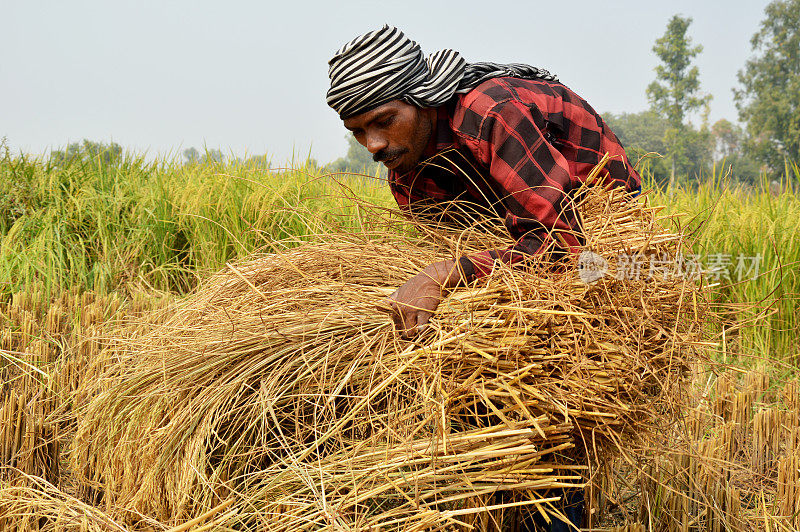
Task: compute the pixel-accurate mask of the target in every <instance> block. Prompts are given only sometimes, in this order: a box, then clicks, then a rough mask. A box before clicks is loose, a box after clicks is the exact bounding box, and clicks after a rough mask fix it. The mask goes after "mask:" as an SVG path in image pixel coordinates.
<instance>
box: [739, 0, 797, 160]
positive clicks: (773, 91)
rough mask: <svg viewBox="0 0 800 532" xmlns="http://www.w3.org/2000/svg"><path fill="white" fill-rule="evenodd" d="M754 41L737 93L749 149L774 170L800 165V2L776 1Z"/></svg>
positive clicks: (751, 43)
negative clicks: (751, 54) (799, 162)
mask: <svg viewBox="0 0 800 532" xmlns="http://www.w3.org/2000/svg"><path fill="white" fill-rule="evenodd" d="M764 14H765V18H764V20H763V21H762V22H761V27H760V28H759V30H758V31H757V32H756V33H755V35H753V37H752V38H751V39H750V45H751V47H752V51H753V52H754V53H755V55H754V56H753V57H751V58H750V59H748V60H747V62H746V63H745V67H744V69H742V70H740V71H739V74H738V78H739V83H740V84H741V88H740V89H734V91H733V93H734V99H735V101H736V107H737V109H738V111H739V118H740V119H741V120H742V122H744V123H745V124H747V132H748V133H749V137H750V138H749V142H748V147H749V148H750V149H751V151H752V153H753V155H754V156H755V157H756V158H757V159H758V160H759V161H762V162H764V163H766V164H767V165H768V166H769V167H770V168H771V169H772V170H773V171H778V170H782V169H783V168H784V164H785V163H786V159H790V160H793V161H795V162H796V161H800V0H776V1H774V2H772V3H770V4H769V5H768V6H767V7H766V9H765V10H764Z"/></svg>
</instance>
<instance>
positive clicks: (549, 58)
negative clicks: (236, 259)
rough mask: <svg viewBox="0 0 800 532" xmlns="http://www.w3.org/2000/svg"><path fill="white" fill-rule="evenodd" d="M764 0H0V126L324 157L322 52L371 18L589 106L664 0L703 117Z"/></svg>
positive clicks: (337, 138) (629, 98)
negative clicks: (693, 47) (684, 42)
mask: <svg viewBox="0 0 800 532" xmlns="http://www.w3.org/2000/svg"><path fill="white" fill-rule="evenodd" d="M768 3H769V2H768V0H727V1H725V0H715V1H710V0H707V1H703V0H676V1H664V0H659V1H650V0H624V1H618V2H598V1H596V0H594V1H591V0H577V1H572V2H568V1H555V2H553V1H550V2H542V1H539V0H534V1H529V2H522V1H514V0H506V1H503V2H498V1H495V0H485V1H476V0H462V1H459V2H452V3H444V2H442V3H434V2H426V1H417V0H405V1H401V2H381V1H360V0H359V1H357V0H353V1H343V2H334V1H325V2H303V1H283V2H269V1H261V2H257V1H244V0H238V1H237V0H231V1H227V2H222V1H214V2H212V1H205V0H202V1H201V0H197V1H189V0H173V1H167V0H164V1H147V0H138V1H119V0H103V1H97V0H94V1H90V0H81V1H77V0H76V1H73V0H60V1H47V2H44V1H37V0H24V1H23V0H0V17H1V18H2V30H1V31H0V51H2V56H3V57H2V60H0V137H7V143H8V145H9V146H10V147H11V149H12V150H13V151H15V152H18V151H25V152H28V153H42V152H44V151H46V150H48V149H50V148H58V147H62V146H64V145H65V144H67V143H68V142H70V141H76V140H81V139H83V138H89V139H92V140H100V141H106V142H107V141H110V140H113V141H115V142H117V143H119V144H121V145H122V146H124V147H125V148H127V149H129V150H133V151H136V152H145V151H146V152H147V153H148V154H149V155H150V156H155V155H157V154H169V153H173V154H174V153H179V152H180V151H182V150H183V149H185V148H187V147H190V146H195V147H197V148H202V147H203V146H204V145H206V146H208V147H209V148H221V149H222V150H223V151H224V152H225V153H233V154H235V155H243V154H245V153H247V154H250V155H254V154H262V153H265V152H267V153H269V154H270V155H271V157H272V161H273V164H277V165H283V164H286V163H287V162H288V161H289V159H290V158H291V157H292V153H293V152H294V153H296V154H297V158H299V159H305V157H306V155H307V154H308V153H309V150H311V153H312V156H313V157H315V158H316V159H318V160H319V161H322V162H327V161H330V160H332V159H335V158H336V157H339V156H341V155H343V154H344V152H345V151H346V141H345V139H344V135H345V133H346V131H345V130H344V128H343V127H342V125H341V122H340V120H339V119H338V117H337V115H336V113H334V112H333V111H332V110H331V109H330V108H329V107H327V105H326V104H325V92H326V91H327V89H328V76H327V61H328V59H329V58H330V56H331V55H332V54H333V52H335V51H336V49H338V48H339V47H340V46H341V45H342V44H344V43H345V42H347V41H348V40H350V39H352V38H353V37H355V36H356V35H359V34H361V33H364V32H367V31H370V30H372V29H375V28H377V27H380V26H381V25H383V24H384V23H389V24H392V25H395V26H398V27H399V28H400V29H402V30H403V31H404V32H405V33H406V35H408V36H409V37H410V38H412V39H414V40H416V41H417V42H419V43H420V45H421V46H422V48H423V50H424V51H425V52H426V53H430V52H433V51H435V50H437V49H440V48H452V49H455V50H458V51H460V52H461V53H462V54H463V55H464V56H465V57H466V59H467V60H468V61H495V62H520V63H530V64H532V65H535V66H540V67H543V68H546V69H548V70H550V71H551V72H553V73H555V74H557V75H558V77H559V78H560V80H561V81H562V82H563V83H565V84H566V85H567V86H569V87H570V88H571V89H573V90H574V91H575V92H577V93H578V94H580V95H581V96H583V97H584V98H585V99H586V100H588V101H589V103H590V104H591V105H592V106H593V107H594V108H595V109H597V110H598V111H599V112H600V113H604V112H614V113H620V112H638V111H641V110H644V109H646V108H647V98H646V96H645V88H646V87H647V85H648V83H650V82H651V81H652V80H653V79H654V76H655V74H654V72H653V68H654V66H655V65H656V58H655V55H654V54H653V53H652V50H651V49H652V46H653V43H654V41H655V39H656V38H658V37H659V36H660V35H662V34H663V33H664V30H665V28H666V24H667V21H668V19H669V18H670V17H671V16H672V15H674V14H676V13H680V14H682V15H684V16H690V17H692V18H693V19H694V22H693V24H692V25H691V26H690V28H689V34H690V35H691V37H692V39H693V41H694V43H695V44H702V45H703V47H704V50H703V52H702V54H701V55H700V56H699V58H698V59H697V61H696V64H697V65H698V67H699V68H700V76H701V87H702V89H703V90H704V91H705V92H708V93H710V94H712V95H713V96H714V99H713V101H712V102H711V120H712V121H714V120H716V119H719V118H728V119H730V120H734V121H735V120H736V118H737V113H736V108H735V106H734V103H733V97H732V94H731V89H732V87H734V86H736V84H737V82H736V72H737V71H738V70H739V69H741V68H742V67H743V66H744V62H745V60H746V59H747V58H748V57H749V56H750V54H751V52H750V44H749V41H750V37H751V36H752V35H753V33H754V32H755V31H756V30H757V29H758V26H759V23H760V21H761V19H762V18H763V12H764V7H766V5H767V4H768Z"/></svg>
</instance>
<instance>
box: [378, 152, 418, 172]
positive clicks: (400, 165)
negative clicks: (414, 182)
mask: <svg viewBox="0 0 800 532" xmlns="http://www.w3.org/2000/svg"><path fill="white" fill-rule="evenodd" d="M407 158H408V155H401V156H400V157H399V159H398V160H396V161H389V162H388V164H387V163H384V164H383V165H384V166H385V167H386V168H387V169H388V170H389V171H391V172H396V173H398V174H405V173H406V172H410V171H411V170H413V169H414V167H415V166H416V163H415V164H411V163H409V162H408V161H407V160H406V159H407Z"/></svg>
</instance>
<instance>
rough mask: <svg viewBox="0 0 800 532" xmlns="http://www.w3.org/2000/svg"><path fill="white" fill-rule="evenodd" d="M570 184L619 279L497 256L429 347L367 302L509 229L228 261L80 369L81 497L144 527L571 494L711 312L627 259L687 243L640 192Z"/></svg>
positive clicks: (445, 508)
mask: <svg viewBox="0 0 800 532" xmlns="http://www.w3.org/2000/svg"><path fill="white" fill-rule="evenodd" d="M576 197H580V198H581V200H580V202H581V204H580V205H579V207H578V209H579V212H581V213H582V217H583V228H584V234H585V236H586V249H588V250H591V251H592V252H594V253H596V254H597V256H599V257H603V259H604V261H605V263H603V267H602V270H603V271H604V273H605V275H602V276H599V278H597V279H595V280H592V281H591V282H587V281H586V278H585V277H584V278H583V279H582V278H581V276H579V264H578V258H577V257H571V258H569V259H567V260H566V261H564V262H563V263H562V264H561V265H560V266H558V267H555V268H554V267H553V266H552V265H549V264H548V263H545V262H543V261H540V260H535V259H534V260H531V261H530V262H529V263H528V264H527V266H526V267H525V268H515V269H511V268H508V267H506V266H504V265H502V264H497V265H496V268H495V270H494V271H493V273H492V274H491V275H490V276H488V277H487V278H485V279H481V280H478V281H475V282H474V283H472V284H470V285H469V286H466V287H462V288H458V289H456V290H454V291H453V293H451V294H449V296H448V297H447V298H446V299H445V300H444V302H443V303H442V305H441V307H440V308H439V310H438V312H437V313H436V315H435V316H434V318H433V320H432V327H431V328H430V329H429V330H428V332H427V333H426V334H425V336H423V337H422V338H418V339H417V340H416V341H415V342H406V341H402V340H400V339H399V338H398V337H397V335H396V334H395V332H394V331H393V330H392V325H391V321H390V320H389V318H388V317H387V316H386V315H385V314H382V313H380V312H378V311H377V310H376V308H378V307H381V306H382V303H383V301H384V299H385V298H386V296H387V295H388V294H390V293H391V292H392V290H394V288H396V287H397V286H398V285H400V284H402V283H403V282H404V281H405V280H407V279H408V278H409V277H410V276H411V275H413V274H415V273H416V272H417V271H419V270H420V269H421V268H422V267H423V266H424V265H426V264H429V263H431V262H434V261H436V260H442V259H444V258H449V257H454V256H459V255H461V254H462V253H466V252H469V251H472V250H476V249H486V248H487V247H493V248H497V247H504V246H505V245H507V244H508V241H507V240H506V239H504V238H503V236H502V232H501V231H497V230H495V231H489V232H488V233H487V231H486V228H487V226H486V224H482V226H481V227H479V228H476V229H475V230H469V231H461V232H453V231H449V232H448V231H442V230H437V231H432V230H429V229H428V230H426V231H425V232H423V236H422V237H421V238H419V237H409V236H404V235H403V234H402V233H397V232H386V231H376V232H369V231H364V232H363V233H360V234H329V235H324V236H322V237H320V238H319V239H318V241H317V242H316V243H314V244H306V245H303V246H300V247H296V248H293V249H288V250H286V251H283V252H279V253H273V254H267V255H263V256H257V257H254V258H251V259H250V260H248V261H245V262H241V263H236V264H229V265H227V267H226V268H225V269H223V270H222V271H221V272H219V273H218V274H216V275H215V276H213V277H212V278H211V279H209V280H208V281H207V282H206V283H204V284H203V285H202V286H201V287H200V288H199V289H198V290H197V291H196V292H195V293H194V294H193V295H192V296H190V297H188V298H187V299H185V300H184V301H182V302H181V303H180V304H179V305H178V306H177V307H176V308H171V309H169V310H167V311H164V312H162V313H160V314H158V315H154V316H150V317H149V320H148V325H147V326H146V327H142V326H137V327H134V328H131V329H129V330H128V331H127V332H125V333H122V334H119V335H117V337H115V338H113V339H112V342H111V343H110V345H109V347H108V348H107V349H106V350H105V351H104V352H103V353H102V355H101V356H100V357H99V358H98V359H97V360H96V361H95V362H94V365H93V367H92V368H91V369H90V371H89V372H88V375H91V378H86V379H84V380H83V381H82V382H81V383H80V386H79V389H78V391H77V394H76V397H78V398H79V401H80V403H81V405H82V409H81V412H80V415H79V421H78V427H77V433H76V435H75V438H74V441H73V442H72V444H71V455H70V464H69V466H70V469H71V470H72V472H73V473H74V474H75V476H76V479H77V481H78V485H79V488H80V495H81V497H82V499H83V500H86V501H89V502H91V503H92V504H94V505H96V506H97V507H99V508H102V509H104V510H105V511H106V512H108V514H109V515H111V516H114V517H115V518H116V519H119V520H121V521H124V522H125V524H126V526H132V527H142V526H153V525H152V523H153V522H156V521H157V522H162V523H165V526H166V525H172V526H179V525H180V524H181V523H184V522H186V521H187V520H190V519H192V518H193V517H195V516H198V515H202V514H204V513H206V512H209V511H212V510H213V509H214V508H218V507H219V506H220V505H221V504H223V503H224V502H225V501H228V500H234V501H235V502H234V503H233V506H232V507H231V508H230V510H228V513H226V514H225V516H224V519H223V520H221V521H217V522H216V524H215V526H218V527H225V526H229V527H234V528H236V529H237V530H245V529H247V530H319V529H324V530H343V529H347V530H375V529H379V528H380V529H403V530H439V529H441V530H444V529H452V528H453V527H464V528H469V527H477V528H479V529H491V528H500V527H507V526H513V523H512V522H513V521H514V520H515V519H519V518H520V515H521V514H524V513H527V512H536V513H541V514H543V515H549V514H551V513H557V512H559V509H560V506H559V498H560V496H561V494H563V489H565V488H576V487H582V486H583V485H584V483H585V481H586V479H587V478H589V477H590V476H591V475H592V474H593V472H594V471H595V470H596V469H597V468H598V467H599V465H600V464H601V462H602V461H603V460H605V459H607V458H609V457H611V456H614V455H617V454H620V453H622V454H623V455H624V454H625V453H626V448H627V446H628V444H629V443H630V442H632V441H634V440H637V439H639V438H640V437H642V435H643V434H646V433H647V432H648V431H652V430H653V429H654V428H658V427H661V426H663V425H668V424H669V422H670V420H671V419H672V417H673V412H672V405H673V404H674V395H675V394H676V393H677V391H678V387H679V385H680V383H681V380H682V377H683V375H684V373H685V371H686V368H687V367H688V365H689V364H691V363H692V362H693V361H694V359H695V357H696V356H697V347H698V346H699V345H700V343H701V342H699V340H698V338H699V333H700V327H699V323H700V322H701V321H702V318H703V308H702V307H701V306H699V303H698V301H699V300H698V297H697V294H698V292H697V290H698V288H697V286H695V285H694V284H693V283H692V282H690V281H687V280H686V279H683V278H680V277H666V278H665V277H662V276H659V275H653V276H650V275H648V272H647V271H643V272H640V276H639V277H638V278H627V276H623V275H618V274H619V273H620V270H618V263H617V259H618V257H619V256H620V255H622V254H624V256H627V257H633V256H638V257H640V258H641V257H644V258H648V257H651V256H657V257H658V258H659V259H660V260H665V259H668V258H671V257H675V256H676V255H677V254H679V253H680V251H681V245H682V243H681V241H680V238H679V237H678V236H677V235H674V234H670V233H668V232H666V231H664V230H663V229H662V225H661V224H659V223H658V222H659V221H658V216H657V212H656V210H655V209H654V208H652V207H650V206H649V205H648V202H647V200H646V198H641V199H638V200H631V198H629V197H627V196H626V195H625V194H624V193H622V192H621V191H619V190H617V189H612V190H605V189H603V188H602V187H599V186H598V187H588V188H586V189H585V190H583V191H582V193H581V194H579V195H578V196H576ZM601 263H602V261H601ZM593 264H595V266H597V264H598V262H597V261H596V260H595V261H594V262H593ZM618 277H619V278H618ZM136 516H147V520H144V519H141V518H137V517H136Z"/></svg>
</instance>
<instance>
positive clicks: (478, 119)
mask: <svg viewBox="0 0 800 532" xmlns="http://www.w3.org/2000/svg"><path fill="white" fill-rule="evenodd" d="M328 64H329V71H328V75H329V77H330V79H331V87H330V90H328V95H327V100H328V105H330V106H331V107H332V108H333V109H334V110H335V111H336V112H337V113H339V116H340V118H341V119H342V120H343V121H344V125H345V127H346V128H347V129H349V130H350V131H352V132H353V135H354V136H355V138H356V140H358V142H360V143H361V144H362V145H364V146H365V147H366V148H367V149H368V150H369V151H370V153H372V156H373V159H374V160H375V161H381V162H383V163H384V165H386V167H387V168H388V169H389V186H390V188H391V191H392V194H394V197H395V199H396V200H397V203H398V205H399V206H400V207H401V209H403V210H404V211H405V212H406V213H409V214H411V213H413V208H414V206H415V205H429V204H430V203H431V202H433V203H442V204H445V203H448V202H453V201H459V202H469V204H470V205H472V206H478V207H482V208H483V210H484V211H485V212H486V213H488V214H489V215H491V216H493V217H495V218H500V219H502V220H504V224H505V227H506V228H507V230H508V233H509V234H510V235H511V237H512V238H514V239H515V241H516V242H515V244H514V245H513V246H511V247H509V248H508V249H497V250H487V251H485V252H483V253H479V254H477V255H471V256H466V257H462V258H461V259H460V260H459V261H457V262H456V261H452V260H447V261H442V262H437V263H435V264H431V265H429V266H428V267H426V268H425V269H424V270H423V271H422V272H420V273H419V274H417V275H415V276H414V277H412V278H411V279H410V280H409V281H408V282H406V283H405V284H404V285H403V286H401V287H400V288H399V289H398V290H397V291H396V292H395V293H394V294H392V296H391V298H390V300H391V301H390V303H391V306H392V309H393V311H394V312H393V319H394V322H395V325H396V326H397V329H398V331H399V332H400V333H401V334H402V336H403V337H405V338H408V337H411V336H414V335H416V334H417V333H418V332H419V331H420V330H422V328H423V327H424V326H425V324H426V323H427V322H428V319H429V318H430V317H431V315H432V314H433V311H435V310H436V307H437V306H438V305H439V303H440V302H441V299H442V290H443V289H444V288H452V287H454V286H456V285H457V284H459V283H460V282H461V281H469V280H472V279H474V278H475V277H479V276H483V275H486V274H487V273H489V272H490V271H491V269H492V265H493V263H494V261H495V260H501V261H503V262H505V263H508V264H511V263H514V262H517V261H519V260H521V259H523V258H524V256H525V255H526V254H529V255H533V254H537V253H542V252H545V251H546V250H547V251H549V252H550V253H555V254H556V255H558V254H559V253H560V254H562V255H563V254H564V253H567V252H579V251H580V245H581V242H580V230H579V227H578V222H577V219H576V216H575V213H574V211H573V208H572V202H571V201H570V198H571V192H572V191H573V189H575V188H576V187H577V186H579V185H580V183H581V181H583V180H585V179H586V177H587V176H588V174H589V172H590V171H591V169H592V168H593V167H594V166H595V165H596V164H597V163H598V162H599V161H600V159H601V158H602V157H603V155H604V154H605V153H609V154H610V155H611V157H612V159H611V161H610V163H609V164H608V165H606V167H605V170H604V173H603V174H601V175H603V176H604V177H605V178H606V179H607V180H610V182H611V183H612V184H615V185H618V186H623V187H625V189H626V190H627V191H629V192H635V191H637V190H639V189H640V187H641V178H640V177H639V174H637V173H636V171H635V170H634V169H633V167H632V166H631V165H630V164H629V162H628V159H627V157H626V156H625V150H624V149H623V148H622V146H621V145H620V143H619V140H617V137H616V136H615V135H614V133H612V132H611V130H610V129H609V128H608V126H607V125H606V123H605V122H604V121H603V119H602V118H600V116H599V115H598V114H597V113H596V112H595V111H594V109H592V108H591V107H590V106H589V104H588V103H586V101H585V100H583V99H582V98H581V97H580V96H578V95H577V94H575V93H574V92H572V91H571V90H569V89H568V88H567V87H566V86H564V85H562V84H561V83H559V81H558V80H557V79H556V77H555V76H553V75H552V74H550V73H549V72H548V71H546V70H543V69H540V68H536V67H532V66H530V65H524V64H520V63H511V64H506V65H501V64H496V63H467V62H466V60H465V59H464V58H463V57H462V56H461V55H460V54H459V53H458V52H455V51H453V50H441V51H439V52H436V53H434V54H432V55H430V56H429V57H428V58H427V59H426V58H425V57H424V56H423V54H422V51H421V49H420V47H419V45H418V44H417V43H416V42H414V41H412V40H410V39H409V38H408V37H406V36H405V35H404V34H403V32H401V31H400V30H398V29H397V28H394V27H391V26H388V25H387V26H384V27H383V28H381V29H379V30H375V31H372V32H369V33H367V34H365V35H362V36H360V37H356V38H355V39H353V40H352V41H350V42H349V43H347V44H345V45H344V46H343V47H342V48H341V49H340V50H339V51H337V52H336V54H335V55H334V56H333V58H332V59H331V60H330V61H329V63H328ZM437 154H447V156H446V157H441V158H440V159H441V160H436V163H435V164H431V161H432V160H434V159H435V157H436V155H437ZM459 161H460V162H459ZM451 164H454V166H457V168H455V167H453V168H448V166H449V165H451ZM465 169H466V171H465ZM471 174H472V175H471ZM557 232H558V233H560V238H559V237H556V235H555V233H557ZM562 240H563V242H562ZM564 244H566V246H565V245H564ZM567 248H568V249H567Z"/></svg>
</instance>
